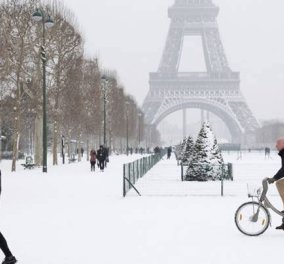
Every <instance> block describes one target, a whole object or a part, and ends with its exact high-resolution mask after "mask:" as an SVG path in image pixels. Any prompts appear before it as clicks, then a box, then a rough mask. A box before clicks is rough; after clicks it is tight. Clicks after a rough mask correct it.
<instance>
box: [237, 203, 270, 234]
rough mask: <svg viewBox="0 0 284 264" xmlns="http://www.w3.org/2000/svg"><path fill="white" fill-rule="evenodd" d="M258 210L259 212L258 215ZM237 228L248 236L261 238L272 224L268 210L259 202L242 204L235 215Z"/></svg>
mask: <svg viewBox="0 0 284 264" xmlns="http://www.w3.org/2000/svg"><path fill="white" fill-rule="evenodd" d="M257 210H259V212H258V214H257ZM235 223H236V226H237V228H238V229H239V230H240V231H241V232H242V233H243V234H245V235H247V236H259V235H261V234H263V233H264V232H265V231H266V229H267V228H268V226H269V224H270V214H269V212H268V210H267V209H266V208H265V207H264V206H263V205H261V204H259V203H258V202H247V203H244V204H242V205H241V206H240V207H239V208H238V209H237V211H236V213H235Z"/></svg>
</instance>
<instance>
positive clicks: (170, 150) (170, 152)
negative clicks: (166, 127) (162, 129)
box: [167, 147, 172, 159]
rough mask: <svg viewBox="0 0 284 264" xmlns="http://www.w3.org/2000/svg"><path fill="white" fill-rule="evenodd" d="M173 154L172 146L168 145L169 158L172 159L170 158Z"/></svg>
mask: <svg viewBox="0 0 284 264" xmlns="http://www.w3.org/2000/svg"><path fill="white" fill-rule="evenodd" d="M171 155H172V147H168V150H167V159H170V158H171Z"/></svg>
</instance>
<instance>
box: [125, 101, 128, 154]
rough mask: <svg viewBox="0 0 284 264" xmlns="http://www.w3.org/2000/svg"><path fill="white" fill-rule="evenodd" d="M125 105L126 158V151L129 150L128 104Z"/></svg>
mask: <svg viewBox="0 0 284 264" xmlns="http://www.w3.org/2000/svg"><path fill="white" fill-rule="evenodd" d="M125 105H126V155H127V156H128V150H129V146H128V106H129V102H128V101H126V102H125Z"/></svg>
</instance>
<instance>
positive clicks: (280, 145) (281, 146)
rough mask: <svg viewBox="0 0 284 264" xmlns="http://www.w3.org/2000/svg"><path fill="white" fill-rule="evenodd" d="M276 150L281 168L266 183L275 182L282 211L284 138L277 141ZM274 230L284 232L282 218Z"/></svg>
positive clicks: (283, 200) (283, 198)
mask: <svg viewBox="0 0 284 264" xmlns="http://www.w3.org/2000/svg"><path fill="white" fill-rule="evenodd" d="M276 148H277V150H278V151H279V153H278V155H279V156H280V157H281V160H282V166H281V169H280V170H279V171H278V172H277V173H276V174H275V176H274V177H273V178H269V179H268V183H270V184H271V183H274V182H276V187H277V189H278V192H279V195H280V197H281V199H282V202H283V209H284V138H281V139H278V140H277V142H276ZM282 213H284V211H282ZM276 229H280V230H281V229H282V230H284V217H283V219H282V224H281V225H280V226H277V227H276Z"/></svg>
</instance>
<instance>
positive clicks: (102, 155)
mask: <svg viewBox="0 0 284 264" xmlns="http://www.w3.org/2000/svg"><path fill="white" fill-rule="evenodd" d="M97 159H98V161H99V167H100V170H101V171H104V168H105V160H106V153H105V150H104V147H103V146H102V145H101V146H100V148H99V149H98V151H97Z"/></svg>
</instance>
